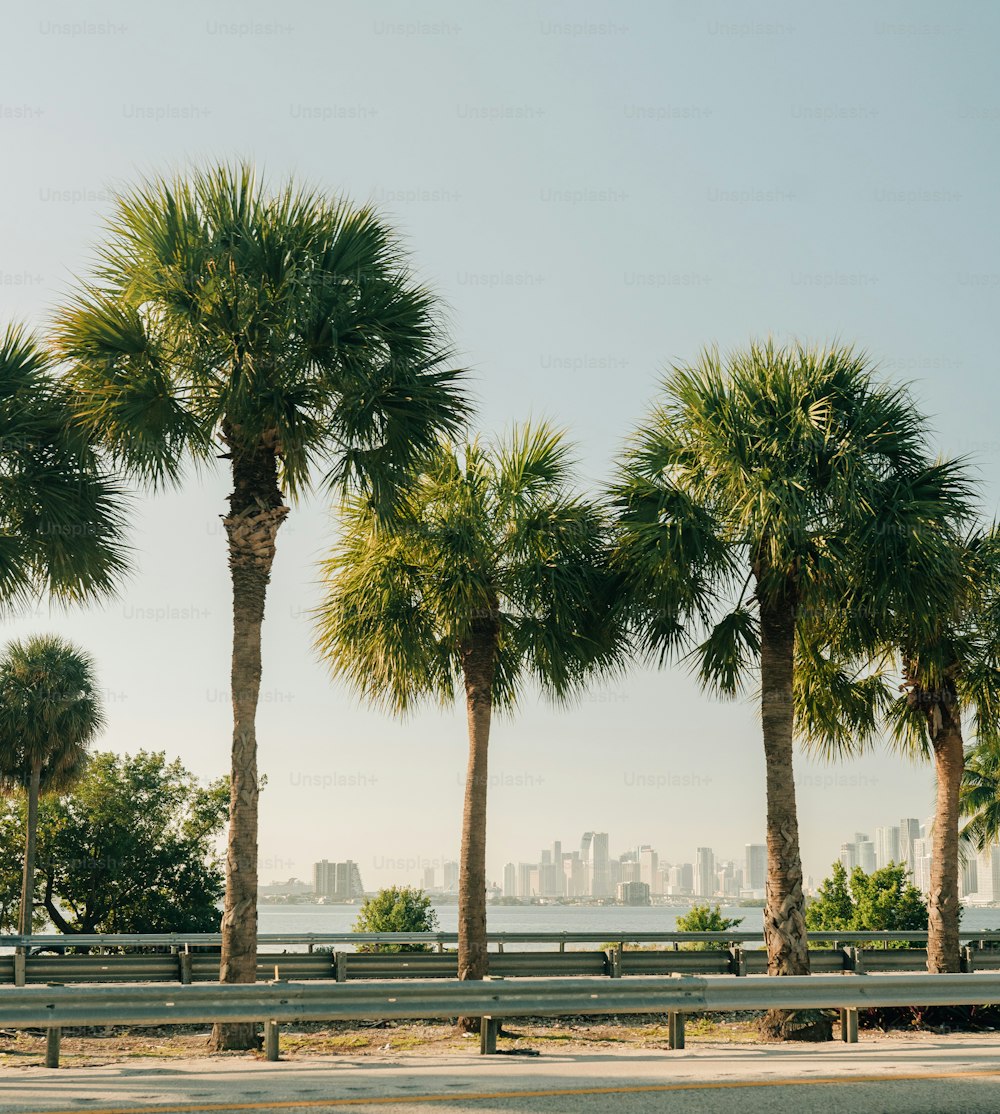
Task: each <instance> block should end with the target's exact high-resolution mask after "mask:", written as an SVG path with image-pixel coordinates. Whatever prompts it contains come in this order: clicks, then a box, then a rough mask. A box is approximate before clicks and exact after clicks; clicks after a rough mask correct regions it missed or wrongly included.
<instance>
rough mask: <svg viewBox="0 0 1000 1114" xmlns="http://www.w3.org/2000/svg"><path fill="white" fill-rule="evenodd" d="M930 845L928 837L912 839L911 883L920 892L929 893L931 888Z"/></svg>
mask: <svg viewBox="0 0 1000 1114" xmlns="http://www.w3.org/2000/svg"><path fill="white" fill-rule="evenodd" d="M932 847H933V843H932V841H931V840H929V839H915V840H914V841H913V884H914V886H916V887H917V889H918V890H919V891H920V892H921V893H922V894H927V893H929V892H930V888H931V850H932Z"/></svg>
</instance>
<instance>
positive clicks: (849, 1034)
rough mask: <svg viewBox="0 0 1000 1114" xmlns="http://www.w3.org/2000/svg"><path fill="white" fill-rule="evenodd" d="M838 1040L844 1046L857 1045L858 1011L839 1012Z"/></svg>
mask: <svg viewBox="0 0 1000 1114" xmlns="http://www.w3.org/2000/svg"><path fill="white" fill-rule="evenodd" d="M840 1039H841V1040H842V1041H843V1042H844V1043H845V1044H857V1043H858V1011H857V1010H856V1009H846V1010H841V1011H840Z"/></svg>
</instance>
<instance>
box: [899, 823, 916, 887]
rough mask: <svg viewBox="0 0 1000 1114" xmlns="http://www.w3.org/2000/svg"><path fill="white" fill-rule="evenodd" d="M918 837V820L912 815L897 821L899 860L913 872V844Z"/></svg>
mask: <svg viewBox="0 0 1000 1114" xmlns="http://www.w3.org/2000/svg"><path fill="white" fill-rule="evenodd" d="M919 838H920V821H919V820H916V819H914V818H913V817H912V816H911V817H908V818H906V819H904V820H900V822H899V861H900V862H901V863H904V864H905V865H906V869H907V870H908V871H909V872H910V874H913V844H914V842H915V841H916V840H918V839H919Z"/></svg>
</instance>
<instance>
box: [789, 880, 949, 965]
mask: <svg viewBox="0 0 1000 1114" xmlns="http://www.w3.org/2000/svg"><path fill="white" fill-rule="evenodd" d="M806 927H807V928H808V929H809V931H810V932H813V933H816V932H829V931H838V930H839V931H843V932H920V931H926V929H927V906H926V905H925V904H924V899H923V897H922V896H921V894H920V891H919V890H918V889H917V888H916V886H914V885H913V884H912V883H911V882H910V881H909V879H908V876H907V870H906V867H905V866H903V865H902V864H900V863H890V864H889V865H888V866H884V867H882V868H881V869H879V870H875V871H872V873H871V874H865V872H864V871H863V870H862V869H861V868H860V867H855V868H854V870H853V871H852V872H851V876H850V878H848V876H847V870H846V869H845V867H844V865H843V863H840V862H836V863H834V864H833V873H832V874H831V875H830V877H829V878H827V879H825V880H824V881H823V883H822V884H821V885H820V888H819V893H818V895H817V896H816V897H815V898H814V899H813V900H812V901H811V902H810V903H809V904H808V905H807V906H806ZM890 947H897V948H906V947H909V945H908V944H906V943H904V942H899V943H893V944H891V945H890Z"/></svg>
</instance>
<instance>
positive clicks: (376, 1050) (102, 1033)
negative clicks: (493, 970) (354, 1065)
mask: <svg viewBox="0 0 1000 1114" xmlns="http://www.w3.org/2000/svg"><path fill="white" fill-rule="evenodd" d="M208 1035H209V1028H208V1027H207V1026H198V1027H194V1026H174V1027H170V1028H159V1029H143V1028H115V1029H85V1030H84V1029H67V1030H64V1032H63V1038H62V1049H61V1059H60V1063H61V1064H62V1065H63V1066H65V1067H90V1066H93V1067H99V1066H104V1065H108V1064H118V1063H122V1062H127V1061H130V1060H136V1059H148V1058H150V1057H154V1058H160V1059H164V1060H170V1059H177V1058H182V1059H183V1058H190V1057H193V1056H203V1055H205V1054H206V1052H207V1050H208ZM885 1035H886V1034H883V1033H881V1032H880V1031H879V1030H877V1029H864V1030H863V1031H862V1033H861V1040H862V1041H866V1042H867V1041H874V1040H878V1039H879V1038H880V1037H883V1036H885ZM909 1035H911V1036H912V1037H913V1039H919V1038H920V1037H921V1036H922V1035H923V1034H922V1033H921V1032H920V1031H911V1032H910V1034H909ZM892 1036H893V1038H894V1039H899V1038H900V1037H905V1036H907V1032H906V1031H900V1030H894V1031H893V1032H892ZM685 1037H686V1041H687V1043H689V1044H699V1043H704V1044H706V1045H708V1044H718V1045H731V1044H747V1043H755V1042H759V1041H760V1037H759V1036H758V1033H757V1029H756V1025H755V1023H754V1020H753V1018H752V1017H747V1016H745V1015H744V1016H743V1017H737V1018H732V1017H730V1018H724V1019H720V1018H711V1017H696V1018H691V1019H689V1020H688V1021H687V1024H686V1025H685ZM834 1037H835V1038H837V1037H839V1031H838V1028H837V1026H834ZM478 1043H479V1037H478V1036H477V1035H473V1034H465V1033H460V1032H458V1031H457V1030H456V1029H455V1027H454V1026H453V1025H452V1024H451V1023H449V1022H406V1021H398V1022H392V1021H387V1022H371V1023H353V1022H352V1023H331V1024H328V1025H320V1024H312V1025H288V1026H285V1027H283V1028H282V1030H281V1058H282V1059H283V1060H296V1059H307V1058H309V1057H311V1056H335V1055H338V1054H343V1055H345V1056H350V1057H351V1058H352V1059H357V1058H359V1057H372V1058H376V1059H377V1058H378V1057H388V1056H393V1055H397V1054H398V1053H400V1052H406V1053H408V1054H411V1055H423V1056H434V1055H437V1054H440V1053H456V1052H459V1053H460V1052H469V1051H472V1050H474V1049H477V1048H478ZM497 1047H498V1051H500V1052H501V1053H506V1054H509V1055H525V1056H530V1055H545V1053H546V1052H570V1053H586V1052H595V1051H598V1050H602V1049H603V1050H605V1051H609V1050H611V1049H615V1048H618V1049H626V1048H630V1049H664V1050H666V1048H667V1025H666V1018H659V1017H657V1018H642V1019H635V1018H631V1019H625V1018H623V1019H621V1020H618V1019H606V1020H602V1021H600V1022H597V1021H594V1022H591V1021H585V1020H583V1019H580V1020H578V1021H575V1020H572V1019H569V1020H567V1019H560V1020H558V1021H546V1020H545V1019H542V1018H533V1019H526V1020H525V1021H524V1022H521V1021H515V1022H507V1023H506V1024H505V1027H504V1029H503V1030H502V1032H501V1036H500V1040H499V1042H498V1045H497ZM216 1055H221V1056H245V1055H258V1056H262V1055H263V1053H244V1052H232V1053H216ZM44 1059H45V1034H44V1033H43V1032H41V1031H40V1030H33V1031H27V1032H14V1031H10V1030H4V1031H0V1067H2V1068H16V1067H22V1066H23V1067H35V1066H37V1065H38V1064H40V1063H44Z"/></svg>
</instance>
